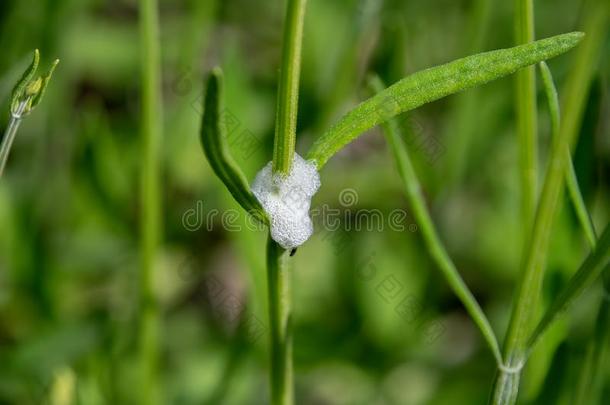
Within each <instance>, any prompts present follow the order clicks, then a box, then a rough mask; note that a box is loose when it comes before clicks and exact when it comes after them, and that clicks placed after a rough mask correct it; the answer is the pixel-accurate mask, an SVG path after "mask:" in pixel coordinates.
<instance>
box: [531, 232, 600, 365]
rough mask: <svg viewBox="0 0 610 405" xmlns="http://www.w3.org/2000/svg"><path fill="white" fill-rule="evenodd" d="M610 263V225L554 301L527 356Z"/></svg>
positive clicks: (533, 336)
mask: <svg viewBox="0 0 610 405" xmlns="http://www.w3.org/2000/svg"><path fill="white" fill-rule="evenodd" d="M609 262H610V225H607V226H606V229H605V230H604V232H603V233H602V235H601V236H600V238H599V241H598V242H597V245H596V247H595V249H594V250H593V251H592V252H591V253H590V254H589V256H587V258H586V259H585V261H584V262H583V264H582V265H581V266H580V268H579V269H578V271H577V272H576V274H574V275H573V276H572V278H571V279H570V281H569V282H568V284H567V286H566V288H565V289H564V290H563V292H562V293H561V294H559V296H558V297H557V298H556V299H555V301H553V303H552V304H551V305H550V306H549V308H548V310H547V311H546V313H545V314H544V316H543V317H542V319H541V320H540V322H539V323H538V326H536V329H534V332H533V333H532V334H531V336H530V338H529V339H528V340H527V344H526V349H527V354H529V353H531V352H532V350H533V349H534V347H535V345H536V343H538V341H539V340H540V338H541V337H542V335H543V334H544V332H545V331H546V330H547V329H548V328H549V327H550V326H551V325H552V324H553V322H554V321H555V320H556V319H557V318H558V317H559V315H560V314H561V313H562V312H563V311H564V310H565V309H566V308H567V307H568V306H570V304H572V303H573V302H574V300H575V299H576V298H578V297H579V296H580V294H581V293H582V292H583V291H584V290H585V289H586V288H587V287H588V286H589V285H591V283H592V282H593V281H594V280H595V279H597V278H598V277H599V275H600V274H601V273H602V271H603V270H604V268H605V267H606V266H607V265H608V263H609Z"/></svg>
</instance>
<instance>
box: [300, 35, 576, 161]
mask: <svg viewBox="0 0 610 405" xmlns="http://www.w3.org/2000/svg"><path fill="white" fill-rule="evenodd" d="M582 37H583V34H582V33H580V32H573V33H569V34H563V35H557V36H555V37H551V38H547V39H543V40H540V41H536V42H533V43H531V44H526V45H521V46H517V47H514V48H510V49H501V50H497V51H491V52H485V53H481V54H478V55H473V56H468V57H465V58H463V59H458V60H456V61H454V62H450V63H447V64H445V65H441V66H437V67H433V68H430V69H426V70H423V71H420V72H417V73H414V74H412V75H410V76H408V77H406V78H404V79H402V80H400V81H399V82H397V83H395V84H393V85H392V86H390V87H388V88H387V89H386V90H385V91H383V92H381V93H379V94H376V95H375V96H374V97H372V98H370V99H369V100H366V101H364V102H362V103H361V104H360V105H358V106H357V107H356V108H354V109H353V110H352V111H350V112H349V113H347V114H346V115H345V116H343V118H341V119H340V120H339V121H338V122H337V123H336V124H335V125H334V126H333V127H332V128H330V129H329V130H328V131H326V132H325V133H324V134H323V135H322V136H321V137H320V138H319V139H318V140H316V142H315V143H314V145H313V146H312V148H311V149H310V151H309V153H308V155H307V157H308V159H312V160H314V161H315V162H316V163H317V165H318V168H322V167H323V166H324V165H325V164H326V162H327V161H328V159H330V157H332V156H333V155H334V154H335V153H337V152H338V151H339V150H340V149H341V148H343V147H344V146H345V145H347V144H348V143H349V142H351V141H353V140H354V139H355V138H356V137H358V136H359V135H361V134H362V133H364V132H365V131H367V130H369V129H371V128H373V127H374V126H375V125H377V124H380V123H382V122H384V121H387V120H388V119H390V118H392V117H394V116H396V115H398V114H400V113H403V112H405V111H409V110H412V109H414V108H417V107H420V106H422V105H424V104H426V103H429V102H431V101H434V100H438V99H440V98H442V97H446V96H448V95H450V94H454V93H457V92H460V91H463V90H466V89H469V88H472V87H475V86H479V85H482V84H485V83H487V82H490V81H492V80H495V79H498V78H500V77H502V76H506V75H509V74H511V73H514V72H515V71H517V70H518V69H520V68H522V67H525V66H528V65H532V64H534V63H538V62H540V61H542V60H545V59H550V58H553V57H555V56H557V55H561V54H562V53H564V52H567V51H568V50H570V49H571V48H573V47H574V46H576V44H578V42H580V40H581V39H582Z"/></svg>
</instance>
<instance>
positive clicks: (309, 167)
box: [252, 153, 320, 249]
mask: <svg viewBox="0 0 610 405" xmlns="http://www.w3.org/2000/svg"><path fill="white" fill-rule="evenodd" d="M318 188H320V175H319V174H318V171H317V170H316V165H315V163H313V162H309V161H306V160H305V159H303V158H302V157H301V156H299V155H297V154H296V153H295V154H294V159H293V161H292V168H291V170H290V173H289V174H288V175H279V174H276V175H274V174H273V173H272V162H269V163H268V164H267V165H266V166H265V167H263V168H262V169H261V171H260V172H258V174H257V175H256V177H255V178H254V182H252V192H253V193H254V195H255V196H256V198H257V199H258V201H259V202H260V203H261V205H262V206H263V209H264V210H265V212H266V213H267V215H268V216H269V219H270V222H271V237H272V238H273V240H274V241H276V242H277V243H278V244H279V245H280V246H281V247H283V248H284V249H294V248H296V247H298V246H301V245H302V244H303V243H304V242H305V241H306V240H307V239H309V237H310V236H311V235H312V234H313V223H312V221H311V218H310V217H309V208H310V207H311V198H312V197H313V195H314V194H315V193H316V191H318Z"/></svg>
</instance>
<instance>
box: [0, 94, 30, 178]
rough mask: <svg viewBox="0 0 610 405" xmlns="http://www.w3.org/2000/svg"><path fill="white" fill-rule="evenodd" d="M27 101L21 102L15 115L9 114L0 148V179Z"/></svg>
mask: <svg viewBox="0 0 610 405" xmlns="http://www.w3.org/2000/svg"><path fill="white" fill-rule="evenodd" d="M26 104H27V101H22V102H21V103H20V104H19V107H18V108H17V111H16V112H15V113H12V112H11V119H10V121H9V123H8V127H7V128H6V131H5V132H4V137H3V138H2V146H1V147H0V177H2V174H3V173H4V167H5V166H6V162H7V161H8V155H9V154H10V152H11V147H12V146H13V141H14V140H15V135H17V130H18V129H19V126H20V125H21V114H22V113H23V110H24V109H25V106H26Z"/></svg>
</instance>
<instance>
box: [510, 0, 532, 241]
mask: <svg viewBox="0 0 610 405" xmlns="http://www.w3.org/2000/svg"><path fill="white" fill-rule="evenodd" d="M533 3H534V2H533V0H515V3H514V4H515V33H514V35H515V44H516V45H522V44H527V43H530V42H533V41H534V4H533ZM515 86H516V98H515V102H516V104H515V108H516V113H517V138H518V143H519V172H520V175H519V177H520V183H521V211H522V224H523V230H524V233H525V235H529V233H530V229H531V226H532V219H533V217H534V212H535V210H536V195H537V176H538V144H537V142H538V138H537V136H536V134H537V132H538V128H537V127H538V124H537V121H536V114H537V110H538V109H537V105H536V67H535V66H530V67H526V68H524V69H521V70H520V71H518V72H517V73H516V78H515Z"/></svg>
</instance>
